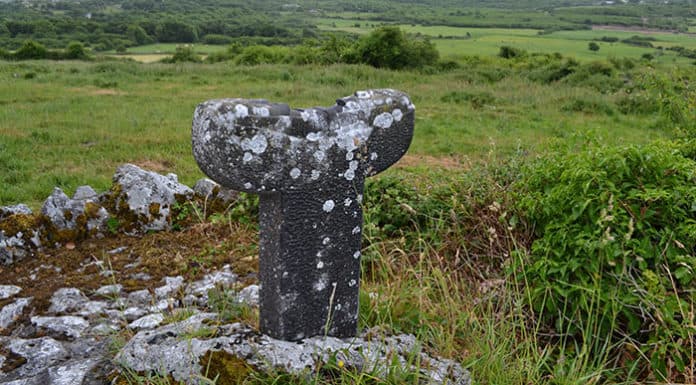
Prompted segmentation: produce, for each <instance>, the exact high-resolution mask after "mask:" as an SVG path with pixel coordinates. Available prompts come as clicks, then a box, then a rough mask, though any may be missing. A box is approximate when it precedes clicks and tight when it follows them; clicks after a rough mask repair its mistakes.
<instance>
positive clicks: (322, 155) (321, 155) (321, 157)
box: [314, 150, 326, 162]
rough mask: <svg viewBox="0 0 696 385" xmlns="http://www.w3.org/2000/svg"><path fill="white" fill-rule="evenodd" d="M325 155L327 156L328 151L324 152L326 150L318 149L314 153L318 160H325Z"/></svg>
mask: <svg viewBox="0 0 696 385" xmlns="http://www.w3.org/2000/svg"><path fill="white" fill-rule="evenodd" d="M325 157H326V153H324V151H321V150H320V151H317V152H315V153H314V159H316V160H317V162H321V161H323V160H324V158H325Z"/></svg>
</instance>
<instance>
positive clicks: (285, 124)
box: [275, 115, 292, 131]
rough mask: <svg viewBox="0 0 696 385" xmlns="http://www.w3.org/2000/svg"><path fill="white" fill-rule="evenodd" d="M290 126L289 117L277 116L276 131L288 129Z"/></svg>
mask: <svg viewBox="0 0 696 385" xmlns="http://www.w3.org/2000/svg"><path fill="white" fill-rule="evenodd" d="M291 126H292V119H290V117H289V116H285V115H283V116H279V117H278V121H277V122H276V124H275V127H276V129H277V130H280V131H282V130H284V129H286V128H290V127H291Z"/></svg>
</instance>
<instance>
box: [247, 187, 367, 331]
mask: <svg viewBox="0 0 696 385" xmlns="http://www.w3.org/2000/svg"><path fill="white" fill-rule="evenodd" d="M344 182H345V180H344ZM362 189H363V183H362V182H360V183H354V184H348V183H343V184H342V185H341V186H339V183H338V182H337V183H336V184H335V185H333V186H327V187H326V188H322V191H313V192H312V193H311V194H309V193H307V192H304V191H289V192H283V193H271V194H261V195H260V207H259V212H260V214H259V225H260V234H261V236H260V242H259V244H260V251H259V253H260V261H259V269H260V271H259V273H260V279H261V282H262V286H261V314H260V319H261V332H263V333H265V334H268V335H270V336H272V337H274V338H279V339H283V340H300V339H302V338H304V337H309V336H312V335H316V334H317V331H318V330H321V331H322V332H323V334H326V335H331V336H335V337H350V336H354V335H355V334H356V332H357V325H358V307H359V304H358V298H359V295H358V291H359V281H360V239H361V231H362V229H361V225H362V210H361V208H360V202H359V201H360V200H361V197H362ZM336 229H343V230H341V231H340V232H336V231H335V230H336ZM308 314H311V315H312V316H311V317H308V316H307V315H308Z"/></svg>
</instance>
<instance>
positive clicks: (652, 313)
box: [517, 142, 696, 380]
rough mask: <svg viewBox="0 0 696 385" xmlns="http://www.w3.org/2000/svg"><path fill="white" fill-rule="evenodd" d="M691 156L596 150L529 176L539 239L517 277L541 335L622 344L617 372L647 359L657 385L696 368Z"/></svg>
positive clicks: (656, 148) (556, 157) (683, 150)
mask: <svg viewBox="0 0 696 385" xmlns="http://www.w3.org/2000/svg"><path fill="white" fill-rule="evenodd" d="M692 147H693V143H692V144H690V145H684V144H681V145H679V144H676V143H673V142H657V143H653V144H650V145H646V146H629V147H611V148H609V147H601V146H598V145H593V146H590V147H589V148H583V149H582V150H580V151H577V150H575V151H560V152H555V153H553V154H552V155H550V156H547V157H544V158H542V159H540V160H539V161H538V162H535V163H533V164H532V165H530V166H529V168H528V169H527V170H526V171H523V175H524V176H523V178H522V181H521V182H520V184H519V185H518V193H519V196H518V208H519V209H520V212H522V213H524V215H525V216H526V220H527V221H529V223H533V224H534V225H535V226H536V237H537V238H536V240H535V241H534V243H533V245H532V247H531V250H530V252H529V255H528V256H527V258H526V260H524V261H523V263H522V264H520V265H518V266H517V267H518V271H521V272H523V274H517V276H518V277H519V280H520V283H521V284H525V285H526V288H527V299H528V300H529V304H530V305H531V307H532V308H533V310H534V312H535V314H536V315H537V317H538V319H539V321H540V322H541V325H542V327H543V328H545V329H546V330H545V332H547V333H549V334H550V335H554V336H558V337H561V338H566V339H571V340H573V341H577V340H582V341H584V342H585V343H586V344H587V343H588V342H590V343H589V344H588V345H592V346H595V347H596V348H599V349H602V353H604V354H607V353H608V352H607V350H611V349H609V348H607V346H615V347H626V349H625V350H623V352H622V353H623V356H622V358H621V359H620V362H619V361H618V360H617V362H616V364H617V365H620V366H625V367H629V368H630V367H631V366H632V365H635V367H634V368H633V369H637V368H640V367H644V366H645V365H644V362H645V361H643V363H640V361H641V359H648V360H649V361H650V364H651V367H652V369H653V373H654V374H655V376H656V377H658V379H659V380H665V379H667V378H671V379H678V378H679V376H681V375H682V374H680V373H685V370H686V372H690V371H692V370H693V369H694V368H693V366H694V365H696V363H695V362H694V361H693V354H694V351H693V346H692V341H693V339H694V335H695V334H696V328H695V327H694V325H695V322H694V321H695V317H694V305H695V304H696V298H695V295H694V290H696V279H694V278H695V277H694V269H696V161H694V159H690V158H689V156H688V148H692ZM597 341H601V342H597ZM628 347H631V348H628ZM633 348H637V349H633ZM675 376H676V377H675ZM659 377H663V378H659Z"/></svg>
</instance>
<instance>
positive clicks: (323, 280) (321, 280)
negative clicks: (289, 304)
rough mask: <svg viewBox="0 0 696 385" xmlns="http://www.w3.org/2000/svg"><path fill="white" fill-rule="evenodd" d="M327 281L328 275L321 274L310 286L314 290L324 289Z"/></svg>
mask: <svg viewBox="0 0 696 385" xmlns="http://www.w3.org/2000/svg"><path fill="white" fill-rule="evenodd" d="M328 283H329V276H328V275H327V274H322V275H321V278H319V280H318V281H316V282H314V285H312V288H314V290H316V291H322V290H324V289H326V286H327V285H328Z"/></svg>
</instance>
